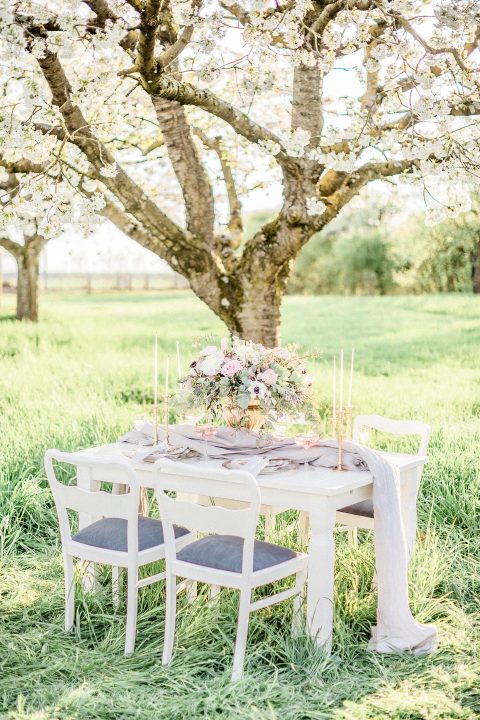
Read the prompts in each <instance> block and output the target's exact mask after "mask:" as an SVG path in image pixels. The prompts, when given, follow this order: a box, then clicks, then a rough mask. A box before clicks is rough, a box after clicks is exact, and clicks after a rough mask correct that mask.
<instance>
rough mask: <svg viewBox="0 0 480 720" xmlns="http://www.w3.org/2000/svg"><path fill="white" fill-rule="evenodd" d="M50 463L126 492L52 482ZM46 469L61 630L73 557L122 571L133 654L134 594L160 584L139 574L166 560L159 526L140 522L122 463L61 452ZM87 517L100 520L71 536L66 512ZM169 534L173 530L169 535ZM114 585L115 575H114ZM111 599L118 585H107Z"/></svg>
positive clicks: (70, 613) (128, 650) (181, 531)
mask: <svg viewBox="0 0 480 720" xmlns="http://www.w3.org/2000/svg"><path fill="white" fill-rule="evenodd" d="M54 462H57V463H64V464H67V465H72V466H74V467H76V468H78V467H79V466H83V467H84V468H87V470H88V471H89V472H90V473H92V474H93V476H94V475H95V470H97V472H98V469H99V468H101V470H102V475H103V476H104V477H105V471H107V472H108V478H109V479H108V482H111V483H112V484H113V487H115V486H116V485H127V486H128V488H129V490H130V492H128V493H125V494H114V493H108V492H104V491H102V490H98V491H88V490H83V489H81V488H79V487H77V486H76V485H65V484H63V483H61V482H59V480H58V479H57V476H56V473H55V468H54ZM45 469H46V472H47V478H48V482H49V484H50V488H51V490H52V493H53V498H54V501H55V506H56V509H57V514H58V520H59V524H60V536H61V540H62V551H63V564H64V571H65V630H67V631H69V630H71V629H72V627H73V623H74V612H75V594H74V590H75V582H74V568H73V560H74V558H79V559H80V560H84V561H87V562H94V563H102V564H105V565H111V566H112V577H113V578H115V574H116V572H118V568H126V569H127V582H128V588H127V627H126V638H125V654H126V655H130V654H132V653H133V650H134V647H135V635H136V625H137V606H138V590H139V588H141V587H144V586H146V585H150V584H151V583H153V582H157V581H158V580H164V579H165V572H162V573H158V574H156V575H151V576H149V577H146V578H143V579H142V580H139V578H138V569H139V568H140V567H142V566H143V565H147V564H149V563H152V562H156V561H157V560H163V559H164V558H165V544H164V534H163V526H162V523H161V522H160V520H155V519H153V518H146V517H139V515H138V504H139V496H140V488H139V484H138V481H137V478H136V475H135V472H134V470H133V469H132V468H131V467H130V465H129V464H128V462H127V461H125V460H122V459H119V460H116V461H115V462H112V461H111V460H107V459H105V458H99V457H95V456H94V455H87V454H84V453H64V452H60V451H59V450H48V451H47V452H46V454H45ZM69 510H72V511H74V512H77V513H87V514H88V515H90V516H95V517H97V516H98V517H99V518H100V519H98V520H96V521H95V522H93V523H91V524H90V525H87V526H86V527H84V528H82V529H81V530H79V531H78V532H77V533H75V534H74V535H73V536H72V532H71V528H70V521H69V516H68V511H69ZM172 532H173V531H172ZM174 532H175V540H174V541H173V542H174V545H175V547H177V548H180V547H183V546H184V545H186V544H187V543H188V542H191V541H192V540H193V539H194V538H195V536H194V535H192V534H191V533H189V532H188V530H186V529H185V528H181V527H175V531H174ZM117 582H118V575H117ZM112 590H113V596H114V600H115V598H116V595H117V594H118V585H117V587H116V588H115V583H114V582H113V583H112Z"/></svg>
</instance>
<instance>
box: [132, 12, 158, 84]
mask: <svg viewBox="0 0 480 720" xmlns="http://www.w3.org/2000/svg"><path fill="white" fill-rule="evenodd" d="M160 6H161V0H146V4H145V9H144V10H143V11H142V13H141V16H140V38H139V41H138V49H137V59H136V61H135V66H136V68H137V69H138V70H139V71H140V73H141V74H142V76H143V77H144V78H145V79H146V80H147V82H148V81H149V79H150V77H151V75H152V73H153V71H154V69H155V40H156V37H157V28H158V24H159V17H158V14H159V11H160Z"/></svg>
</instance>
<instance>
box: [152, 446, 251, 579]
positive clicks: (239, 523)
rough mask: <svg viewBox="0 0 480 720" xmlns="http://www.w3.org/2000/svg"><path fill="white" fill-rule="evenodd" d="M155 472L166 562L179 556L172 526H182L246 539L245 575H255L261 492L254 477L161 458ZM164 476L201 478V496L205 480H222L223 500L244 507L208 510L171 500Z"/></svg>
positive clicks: (195, 504)
mask: <svg viewBox="0 0 480 720" xmlns="http://www.w3.org/2000/svg"><path fill="white" fill-rule="evenodd" d="M155 473H156V482H155V492H156V495H157V501H158V505H159V508H160V516H161V518H162V523H163V526H164V533H165V555H166V559H167V562H169V561H173V560H174V559H175V557H176V547H175V542H174V532H173V525H182V526H183V527H186V528H188V529H189V530H195V531H197V532H199V533H208V534H215V535H234V536H236V537H240V538H243V541H244V542H243V559H242V573H243V574H250V573H252V572H253V550H254V543H255V530H256V527H257V523H258V516H259V513H260V490H259V488H258V484H257V481H256V479H255V477H254V476H253V475H252V474H251V473H249V472H247V471H246V470H227V469H224V468H218V469H217V468H213V469H205V468H202V467H196V466H193V465H191V464H188V463H181V462H178V461H172V460H168V459H164V458H160V460H157V462H156V463H155ZM165 475H170V476H174V477H175V480H177V481H178V480H179V479H181V477H185V478H192V477H195V478H198V480H199V487H198V490H199V494H201V493H202V492H203V490H202V487H201V480H202V479H208V480H220V481H223V482H224V483H225V487H227V488H228V490H227V491H224V490H222V492H221V496H222V498H226V499H229V500H237V501H238V500H240V501H242V507H241V508H233V509H232V508H226V507H222V506H219V505H212V506H207V507H205V506H204V505H200V504H199V503H196V502H192V501H190V500H183V499H177V498H173V497H170V496H169V495H168V494H167V491H166V490H164V489H162V487H161V486H162V484H163V485H165V477H164V476H165ZM161 476H163V477H161ZM167 487H168V483H167ZM203 494H205V493H203Z"/></svg>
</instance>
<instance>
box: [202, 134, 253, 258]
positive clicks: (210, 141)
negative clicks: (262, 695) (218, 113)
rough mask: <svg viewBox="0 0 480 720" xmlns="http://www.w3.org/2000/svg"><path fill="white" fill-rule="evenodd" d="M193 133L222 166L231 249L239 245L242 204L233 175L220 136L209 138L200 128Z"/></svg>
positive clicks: (241, 233) (241, 227)
mask: <svg viewBox="0 0 480 720" xmlns="http://www.w3.org/2000/svg"><path fill="white" fill-rule="evenodd" d="M193 132H194V134H195V135H196V136H197V137H198V138H200V140H201V141H202V143H203V144H204V145H205V147H207V148H209V149H210V150H213V151H214V152H215V153H216V155H217V157H218V159H219V161H220V166H221V168H222V174H223V179H224V182H225V187H226V189H227V197H228V206H229V210H230V218H229V221H228V230H229V233H230V239H231V244H232V247H233V249H236V248H237V247H239V245H240V243H241V241H242V237H243V222H242V204H241V202H240V198H239V197H238V193H237V188H236V185H235V179H234V177H233V173H232V168H231V165H230V161H229V159H228V157H227V153H226V151H225V148H224V147H223V143H222V141H221V138H220V137H214V138H209V137H208V136H207V135H206V134H205V133H204V132H203V130H201V129H200V128H198V127H197V128H194V131H193Z"/></svg>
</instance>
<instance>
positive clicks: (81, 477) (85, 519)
mask: <svg viewBox="0 0 480 720" xmlns="http://www.w3.org/2000/svg"><path fill="white" fill-rule="evenodd" d="M77 485H78V487H79V488H82V489H83V490H90V491H92V492H93V491H95V490H99V489H100V483H99V482H98V481H97V480H93V479H92V474H91V471H90V468H88V467H82V466H81V465H79V466H78V467H77ZM95 520H97V518H95V517H92V516H91V515H88V514H87V513H79V514H78V525H79V529H80V530H81V529H82V528H84V527H85V526H86V525H90V524H91V523H92V522H95ZM97 579H98V571H97V568H96V567H95V563H88V565H87V566H86V568H85V571H84V572H83V574H82V586H83V591H84V592H86V593H91V592H95V590H96V587H97Z"/></svg>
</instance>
